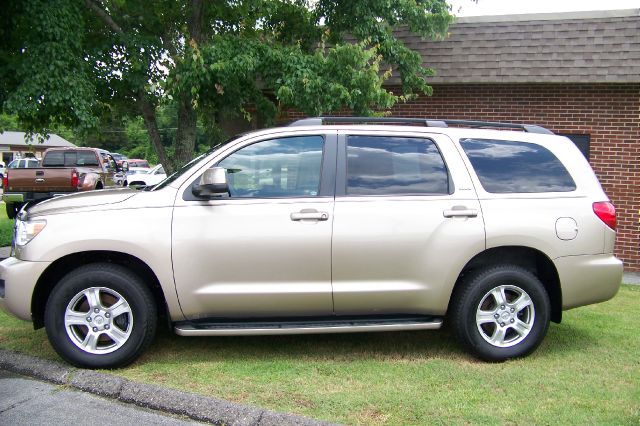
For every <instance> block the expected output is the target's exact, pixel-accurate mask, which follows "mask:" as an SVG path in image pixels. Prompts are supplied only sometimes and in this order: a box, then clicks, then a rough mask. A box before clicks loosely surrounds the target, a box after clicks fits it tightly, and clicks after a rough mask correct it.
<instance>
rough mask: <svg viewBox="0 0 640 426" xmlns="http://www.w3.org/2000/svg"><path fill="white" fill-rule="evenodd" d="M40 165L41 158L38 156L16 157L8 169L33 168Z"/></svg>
mask: <svg viewBox="0 0 640 426" xmlns="http://www.w3.org/2000/svg"><path fill="white" fill-rule="evenodd" d="M36 167H40V160H38V159H37V158H16V159H15V160H12V161H11V162H10V163H9V165H8V166H7V168H8V169H33V168H36Z"/></svg>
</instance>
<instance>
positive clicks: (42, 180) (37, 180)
mask: <svg viewBox="0 0 640 426" xmlns="http://www.w3.org/2000/svg"><path fill="white" fill-rule="evenodd" d="M42 182H44V179H43V178H37V179H36V183H42Z"/></svg>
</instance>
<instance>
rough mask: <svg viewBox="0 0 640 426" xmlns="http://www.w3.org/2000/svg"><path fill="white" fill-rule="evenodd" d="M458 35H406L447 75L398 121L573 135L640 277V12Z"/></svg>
mask: <svg viewBox="0 0 640 426" xmlns="http://www.w3.org/2000/svg"><path fill="white" fill-rule="evenodd" d="M449 33H450V34H449V37H447V38H446V40H443V41H424V40H421V39H420V37H419V36H415V35H412V34H410V33H407V32H404V33H403V32H401V33H399V36H400V37H402V38H403V39H404V41H405V43H406V44H407V45H408V46H409V47H411V48H412V49H415V50H417V51H419V52H421V54H422V56H423V59H424V63H425V65H428V66H430V67H432V68H434V69H435V70H436V71H437V75H436V76H435V77H433V78H432V79H431V80H430V84H432V86H433V89H434V90H433V96H432V97H422V98H420V99H418V100H416V101H413V102H410V103H406V104H400V105H397V106H396V107H395V108H394V109H393V112H392V113H393V115H398V116H411V117H431V118H459V119H476V120H491V121H511V122H525V123H535V124H540V125H542V126H545V127H547V128H549V129H551V130H552V131H553V132H555V133H557V134H562V135H566V136H568V137H570V138H571V139H572V140H573V141H574V142H575V143H576V144H577V145H578V147H580V149H581V150H582V152H583V153H584V154H585V156H587V158H588V159H589V161H590V163H591V165H592V167H593V169H594V170H595V172H596V174H597V175H598V177H599V179H600V181H601V183H602V185H603V187H604V189H605V191H606V192H607V194H608V195H609V197H610V198H611V199H612V201H613V202H614V204H615V206H616V208H617V212H618V240H617V254H618V256H619V257H620V258H621V259H623V260H624V262H625V268H626V270H627V271H640V255H639V251H640V9H632V10H620V11H599V12H577V13H562V14H534V15H512V16H493V17H470V18H461V19H459V20H458V21H457V22H456V23H455V24H454V25H452V26H451V27H450V29H449ZM393 83H394V81H393V80H392V81H391V84H393Z"/></svg>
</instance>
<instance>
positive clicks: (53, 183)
mask: <svg viewBox="0 0 640 426" xmlns="http://www.w3.org/2000/svg"><path fill="white" fill-rule="evenodd" d="M125 167H126V166H125ZM120 171H122V169H121V167H120V166H118V165H117V164H116V162H115V160H114V159H113V157H112V156H111V154H109V153H108V152H107V151H104V150H102V149H97V148H51V149H48V150H47V151H45V153H44V157H43V159H42V167H38V168H30V169H10V170H7V173H6V174H5V175H4V179H3V182H2V187H3V190H4V192H3V194H2V199H3V200H4V202H5V204H6V208H7V216H8V217H9V218H10V219H13V218H14V217H15V216H16V214H17V213H18V212H19V211H20V209H21V208H22V206H23V205H24V204H26V203H28V202H38V201H42V200H45V199H47V198H51V197H55V196H58V195H64V194H69V193H72V192H78V191H91V190H93V189H103V188H111V187H115V186H116V185H115V181H114V175H115V174H116V173H117V172H120Z"/></svg>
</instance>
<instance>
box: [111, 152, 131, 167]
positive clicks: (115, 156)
mask: <svg viewBox="0 0 640 426" xmlns="http://www.w3.org/2000/svg"><path fill="white" fill-rule="evenodd" d="M111 156H112V157H113V159H114V160H116V163H118V164H122V162H123V161H127V160H128V158H127V156H126V155H124V154H120V153H119V152H112V153H111Z"/></svg>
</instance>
